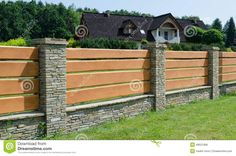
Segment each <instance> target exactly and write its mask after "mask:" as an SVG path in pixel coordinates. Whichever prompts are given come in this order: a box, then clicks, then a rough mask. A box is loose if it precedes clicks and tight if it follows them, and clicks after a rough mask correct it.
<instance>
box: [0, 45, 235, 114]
mask: <svg viewBox="0 0 236 156" xmlns="http://www.w3.org/2000/svg"><path fill="white" fill-rule="evenodd" d="M66 54H67V56H66V58H67V75H66V76H67V102H66V104H67V105H74V104H80V103H83V102H91V101H95V100H102V99H103V100H104V99H110V98H114V97H123V96H129V95H138V94H145V93H149V92H150V68H151V67H150V66H151V65H150V53H149V52H148V50H111V49H107V50H105V49H78V48H68V49H66ZM219 61H220V69H219V71H220V75H219V79H220V82H222V83H223V82H228V81H236V53H226V52H221V53H220V58H219ZM165 66H166V90H167V91H171V90H179V89H184V88H193V87H198V86H207V85H208V52H207V51H198V52H193V51H178V52H175V51H166V65H165ZM38 75H39V62H38V49H37V48H32V47H23V48H19V47H0V114H6V113H14V112H22V111H29V110H36V109H38V108H39V95H38V93H39V80H38Z"/></svg>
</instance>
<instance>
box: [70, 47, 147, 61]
mask: <svg viewBox="0 0 236 156" xmlns="http://www.w3.org/2000/svg"><path fill="white" fill-rule="evenodd" d="M66 50H67V59H100V58H148V57H149V56H150V54H149V52H148V50H121V49H85V48H67V49H66Z"/></svg>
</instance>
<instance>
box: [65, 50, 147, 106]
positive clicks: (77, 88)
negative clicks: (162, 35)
mask: <svg viewBox="0 0 236 156" xmlns="http://www.w3.org/2000/svg"><path fill="white" fill-rule="evenodd" d="M149 57H150V53H149V52H148V50H120V49H118V50H116V49H78V48H74V49H73V48H69V49H67V104H79V103H81V102H87V101H91V100H100V99H107V98H115V97H120V96H129V95H133V94H144V93H147V92H149V91H150V58H149ZM133 83H134V84H133ZM130 84H131V85H137V86H138V87H140V86H139V85H141V86H142V88H141V89H140V90H138V91H133V90H131V89H130ZM137 86H135V87H137Z"/></svg>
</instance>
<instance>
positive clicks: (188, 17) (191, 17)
mask: <svg viewBox="0 0 236 156" xmlns="http://www.w3.org/2000/svg"><path fill="white" fill-rule="evenodd" d="M181 19H188V20H197V21H199V20H200V18H199V17H198V16H183V17H181Z"/></svg>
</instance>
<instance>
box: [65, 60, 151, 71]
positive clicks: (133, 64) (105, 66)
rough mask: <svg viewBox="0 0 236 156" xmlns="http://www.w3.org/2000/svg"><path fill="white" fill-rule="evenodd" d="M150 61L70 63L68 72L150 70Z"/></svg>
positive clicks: (68, 63)
mask: <svg viewBox="0 0 236 156" xmlns="http://www.w3.org/2000/svg"><path fill="white" fill-rule="evenodd" d="M149 68H150V60H148V59H124V60H86V61H68V62H67V72H83V71H98V70H127V69H149Z"/></svg>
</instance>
